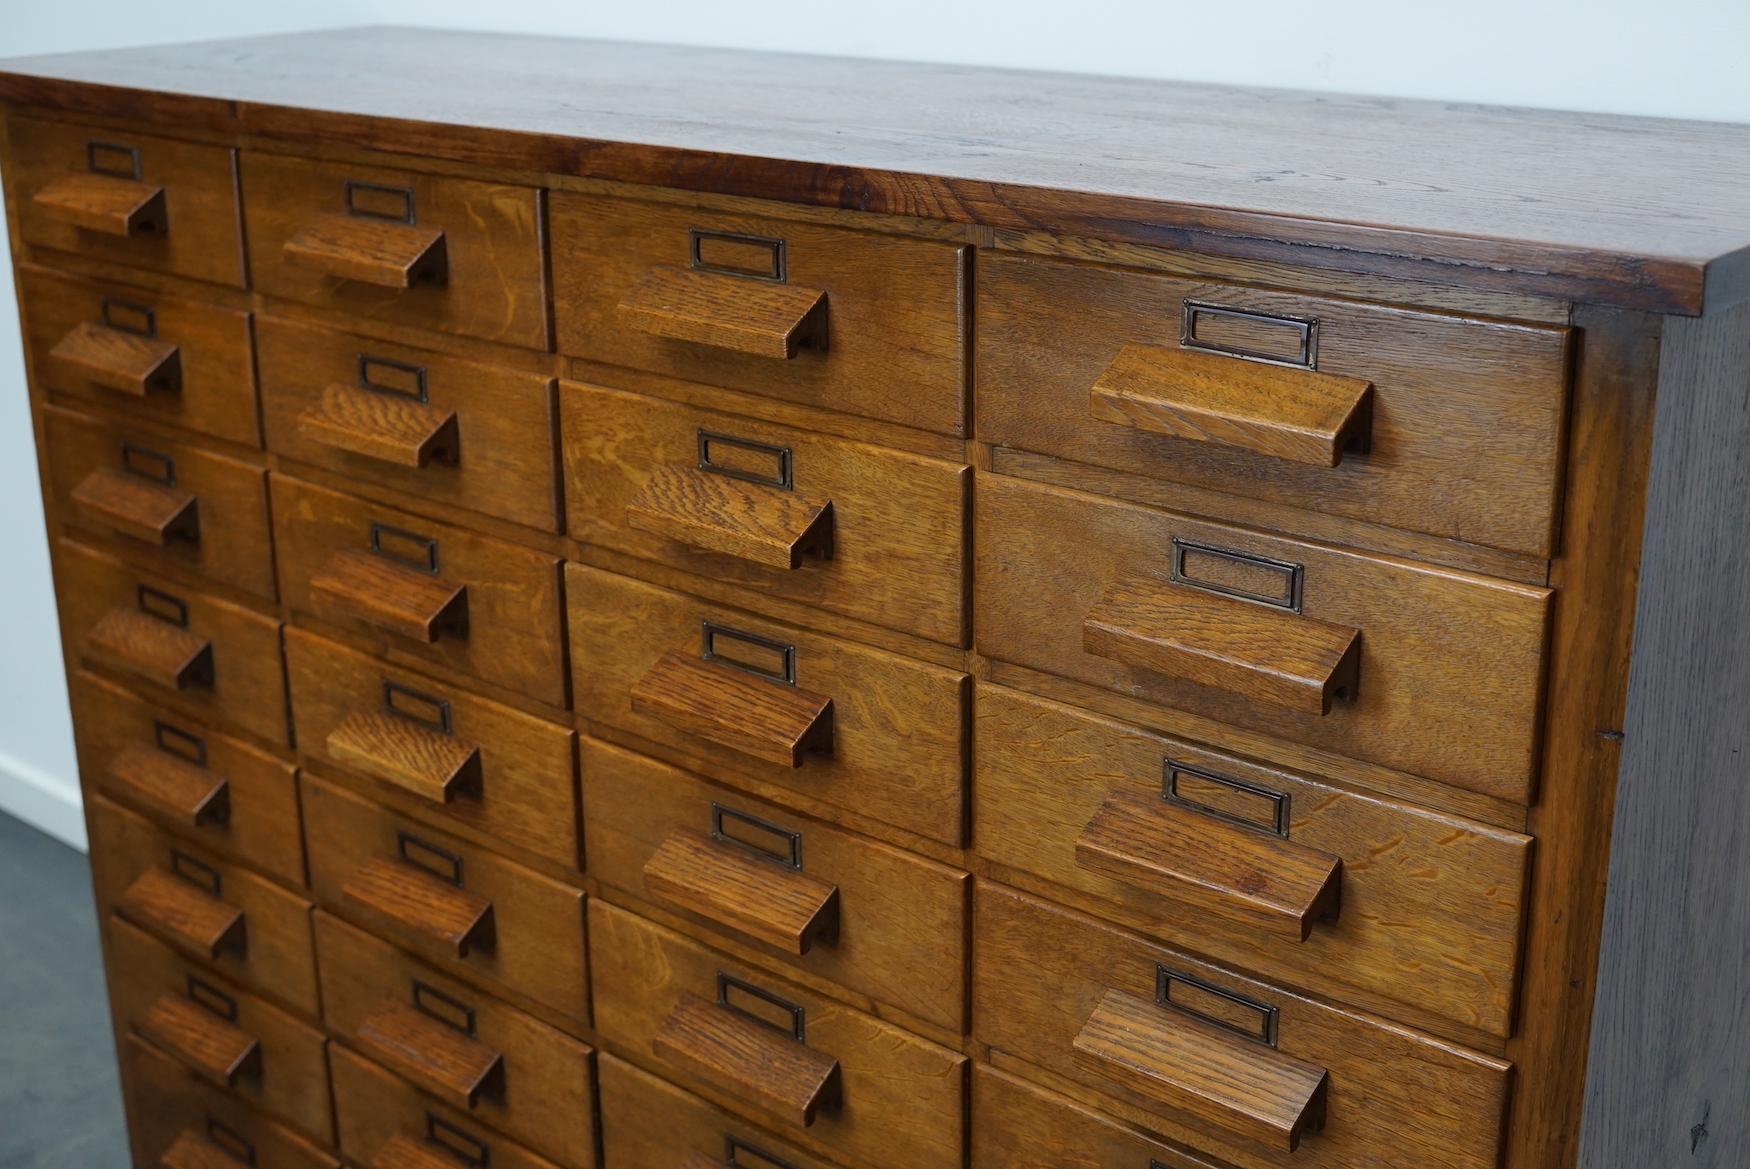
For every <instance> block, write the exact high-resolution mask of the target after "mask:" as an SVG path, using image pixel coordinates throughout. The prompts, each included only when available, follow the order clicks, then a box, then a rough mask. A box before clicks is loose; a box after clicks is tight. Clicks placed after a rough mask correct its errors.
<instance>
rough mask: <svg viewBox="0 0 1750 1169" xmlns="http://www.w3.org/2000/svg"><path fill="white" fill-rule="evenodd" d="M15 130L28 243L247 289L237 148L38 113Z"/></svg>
mask: <svg viewBox="0 0 1750 1169" xmlns="http://www.w3.org/2000/svg"><path fill="white" fill-rule="evenodd" d="M6 132H7V137H8V139H9V142H10V145H11V154H10V156H9V157H8V158H7V160H6V161H7V165H6V186H7V193H8V194H9V195H10V196H11V197H12V203H13V205H14V206H15V207H17V209H18V233H19V236H20V237H21V238H22V239H23V240H24V241H25V242H26V243H29V244H34V245H35V246H37V247H40V248H49V249H53V250H55V251H63V252H79V253H81V254H83V255H87V256H90V257H92V258H93V259H97V260H106V261H109V262H110V263H115V264H127V265H130V266H133V267H138V268H155V269H157V270H158V271H160V272H174V273H176V274H177V275H179V276H192V277H194V278H195V279H197V280H211V281H214V282H216V283H219V284H235V285H238V286H239V287H241V286H242V284H243V237H242V229H241V225H240V224H239V222H238V217H237V162H236V159H237V154H236V151H234V150H231V149H230V148H228V147H224V146H204V145H197V144H195V143H193V142H176V141H173V140H172V139H169V138H157V137H154V136H152V135H148V134H136V133H134V132H133V131H131V130H115V129H99V128H97V127H95V126H73V125H68V124H66V123H64V122H44V121H38V120H37V119H35V118H12V119H10V120H9V121H8V122H7V125H6Z"/></svg>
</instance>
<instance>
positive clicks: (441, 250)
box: [280, 215, 449, 289]
mask: <svg viewBox="0 0 1750 1169" xmlns="http://www.w3.org/2000/svg"><path fill="white" fill-rule="evenodd" d="M280 254H281V255H282V256H284V257H285V262H286V263H288V264H290V265H292V266H293V267H296V268H303V269H306V270H308V271H311V272H315V273H318V274H319V275H323V276H332V277H334V278H335V279H337V280H355V281H358V282H359V283H361V284H374V285H376V286H377V287H379V288H395V289H401V288H414V287H417V286H419V285H422V284H444V283H446V282H447V281H448V279H449V265H448V263H447V261H446V256H447V252H446V250H445V247H444V233H443V231H442V230H441V229H438V228H432V227H417V226H413V225H411V224H401V223H386V222H384V221H382V220H379V219H358V218H353V217H351V216H346V215H319V216H317V217H316V218H314V219H312V220H310V221H309V222H308V223H305V224H304V225H303V226H301V227H299V228H298V229H297V230H296V231H294V232H292V234H291V235H290V236H288V237H286V241H285V243H284V244H282V245H281V247H280Z"/></svg>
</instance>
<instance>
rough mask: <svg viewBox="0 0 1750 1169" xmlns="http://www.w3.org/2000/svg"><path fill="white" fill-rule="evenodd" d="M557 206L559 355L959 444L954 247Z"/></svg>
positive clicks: (800, 227) (556, 199) (591, 202)
mask: <svg viewBox="0 0 1750 1169" xmlns="http://www.w3.org/2000/svg"><path fill="white" fill-rule="evenodd" d="M552 211H553V288H554V294H553V299H554V315H555V318H556V322H557V326H558V333H559V350H560V352H562V353H567V354H570V355H572V356H574V357H581V358H586V359H588V360H590V361H595V362H601V363H605V364H607V365H619V366H629V367H631V368H633V369H641V370H647V371H649V372H652V373H657V374H666V375H668V376H671V377H676V378H682V379H684V380H686V381H692V382H706V383H710V384H713V385H719V386H727V387H729V388H731V389H736V390H747V391H750V392H752V393H756V394H763V395H766V396H768V397H773V398H782V399H785V400H787V401H791V402H802V403H805V404H807V405H810V406H819V407H822V408H824V409H828V410H838V411H842V412H844V413H847V414H858V415H862V416H864V417H868V418H879V419H883V420H885V421H889V422H898V423H902V424H904V425H907V426H915V427H917V428H919V429H921V430H933V431H938V432H940V433H943V434H964V433H965V429H966V420H965V399H966V387H965V382H966V361H965V339H966V329H967V324H966V305H965V303H964V296H965V280H966V251H967V249H966V248H965V247H963V246H962V245H959V244H952V243H943V242H937V241H932V240H919V239H906V238H903V237H900V236H885V235H875V234H871V233H866V232H861V231H851V230H846V229H844V228H836V227H823V226H820V225H817V224H810V223H796V222H789V221H785V220H779V219H766V218H761V217H755V216H747V215H738V214H728V213H724V212H717V211H709V210H706V209H704V208H694V207H673V206H666V205H662V204H656V203H641V202H637V201H634V200H630V199H615V198H610V197H608V196H605V195H586V194H581V193H577V192H571V191H561V192H555V193H554V194H553V195H552Z"/></svg>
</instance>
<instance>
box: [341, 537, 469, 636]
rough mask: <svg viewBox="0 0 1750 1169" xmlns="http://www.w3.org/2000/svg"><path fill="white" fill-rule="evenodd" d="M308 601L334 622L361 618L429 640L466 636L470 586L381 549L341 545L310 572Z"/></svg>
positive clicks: (392, 631) (386, 630) (400, 633)
mask: <svg viewBox="0 0 1750 1169" xmlns="http://www.w3.org/2000/svg"><path fill="white" fill-rule="evenodd" d="M308 588H309V596H310V607H311V609H313V610H314V611H315V613H316V615H317V616H319V617H327V618H329V619H330V620H333V621H335V622H336V623H347V622H362V623H363V624H365V625H369V626H371V627H372V628H374V629H378V630H381V631H382V632H384V633H389V634H393V635H395V636H397V637H404V638H406V639H407V640H409V641H415V642H422V643H425V644H428V645H429V644H431V643H433V642H436V641H439V640H442V639H444V638H451V639H463V638H466V637H467V636H468V586H467V585H465V584H452V583H451V582H449V581H447V580H443V579H441V578H439V577H435V576H431V575H429V574H427V573H425V572H421V571H420V570H418V569H414V568H409V567H408V566H406V565H404V564H399V563H397V562H395V561H393V560H389V559H387V558H386V557H383V556H380V555H372V554H371V553H369V552H360V551H357V550H355V549H352V548H343V549H341V550H340V551H338V552H336V553H334V555H332V556H330V557H329V558H328V560H327V561H326V562H325V563H324V564H323V565H322V567H321V568H319V569H317V570H316V573H315V574H314V575H313V576H311V577H310V580H309V584H308Z"/></svg>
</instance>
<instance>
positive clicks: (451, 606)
mask: <svg viewBox="0 0 1750 1169" xmlns="http://www.w3.org/2000/svg"><path fill="white" fill-rule="evenodd" d="M273 508H274V536H275V540H276V543H277V546H278V552H279V566H280V575H281V580H282V582H283V585H284V589H285V600H286V604H288V605H290V606H291V607H292V608H294V609H296V610H298V611H299V612H303V613H310V614H313V615H314V616H317V617H320V618H322V619H323V620H325V621H329V622H332V623H333V624H335V625H338V626H340V627H342V628H345V629H350V630H352V631H354V632H355V633H362V634H366V635H369V636H372V637H377V638H381V639H382V649H383V651H384V652H386V653H387V654H388V655H389V656H390V657H391V658H393V659H395V660H399V661H421V662H425V663H428V664H430V665H435V666H438V667H440V668H442V669H444V670H460V671H462V672H463V673H467V674H473V675H474V676H475V677H478V678H481V679H483V680H484V681H487V682H491V683H494V684H496V685H499V686H504V687H507V688H509V689H511V690H517V691H520V692H521V693H523V694H527V695H528V696H530V697H531V698H536V699H539V700H540V701H542V702H547V703H551V704H552V705H554V706H563V705H564V704H565V667H564V641H563V637H564V634H563V631H562V627H561V625H560V612H559V561H558V559H557V558H555V557H553V556H551V555H548V554H547V553H545V552H537V551H535V550H534V549H531V548H522V547H518V546H517V545H515V544H506V543H505V542H504V541H502V540H494V539H491V538H489V537H486V536H481V535H477V534H475V533H474V532H470V531H468V530H466V529H465V528H458V527H455V526H453V525H450V524H445V523H439V522H437V521H436V520H429V519H426V518H424V517H421V516H414V515H410V514H408V513H407V512H404V511H397V510H396V509H394V508H389V507H382V506H380V505H378V504H374V503H369V502H367V501H365V500H363V499H359V498H357V497H355V496H351V495H342V494H340V493H339V492H336V491H329V490H326V489H325V488H321V487H316V486H314V485H312V484H309V483H304V482H301V481H299V480H297V479H291V478H288V477H286V476H284V475H278V474H276V475H275V476H274V477H273Z"/></svg>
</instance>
